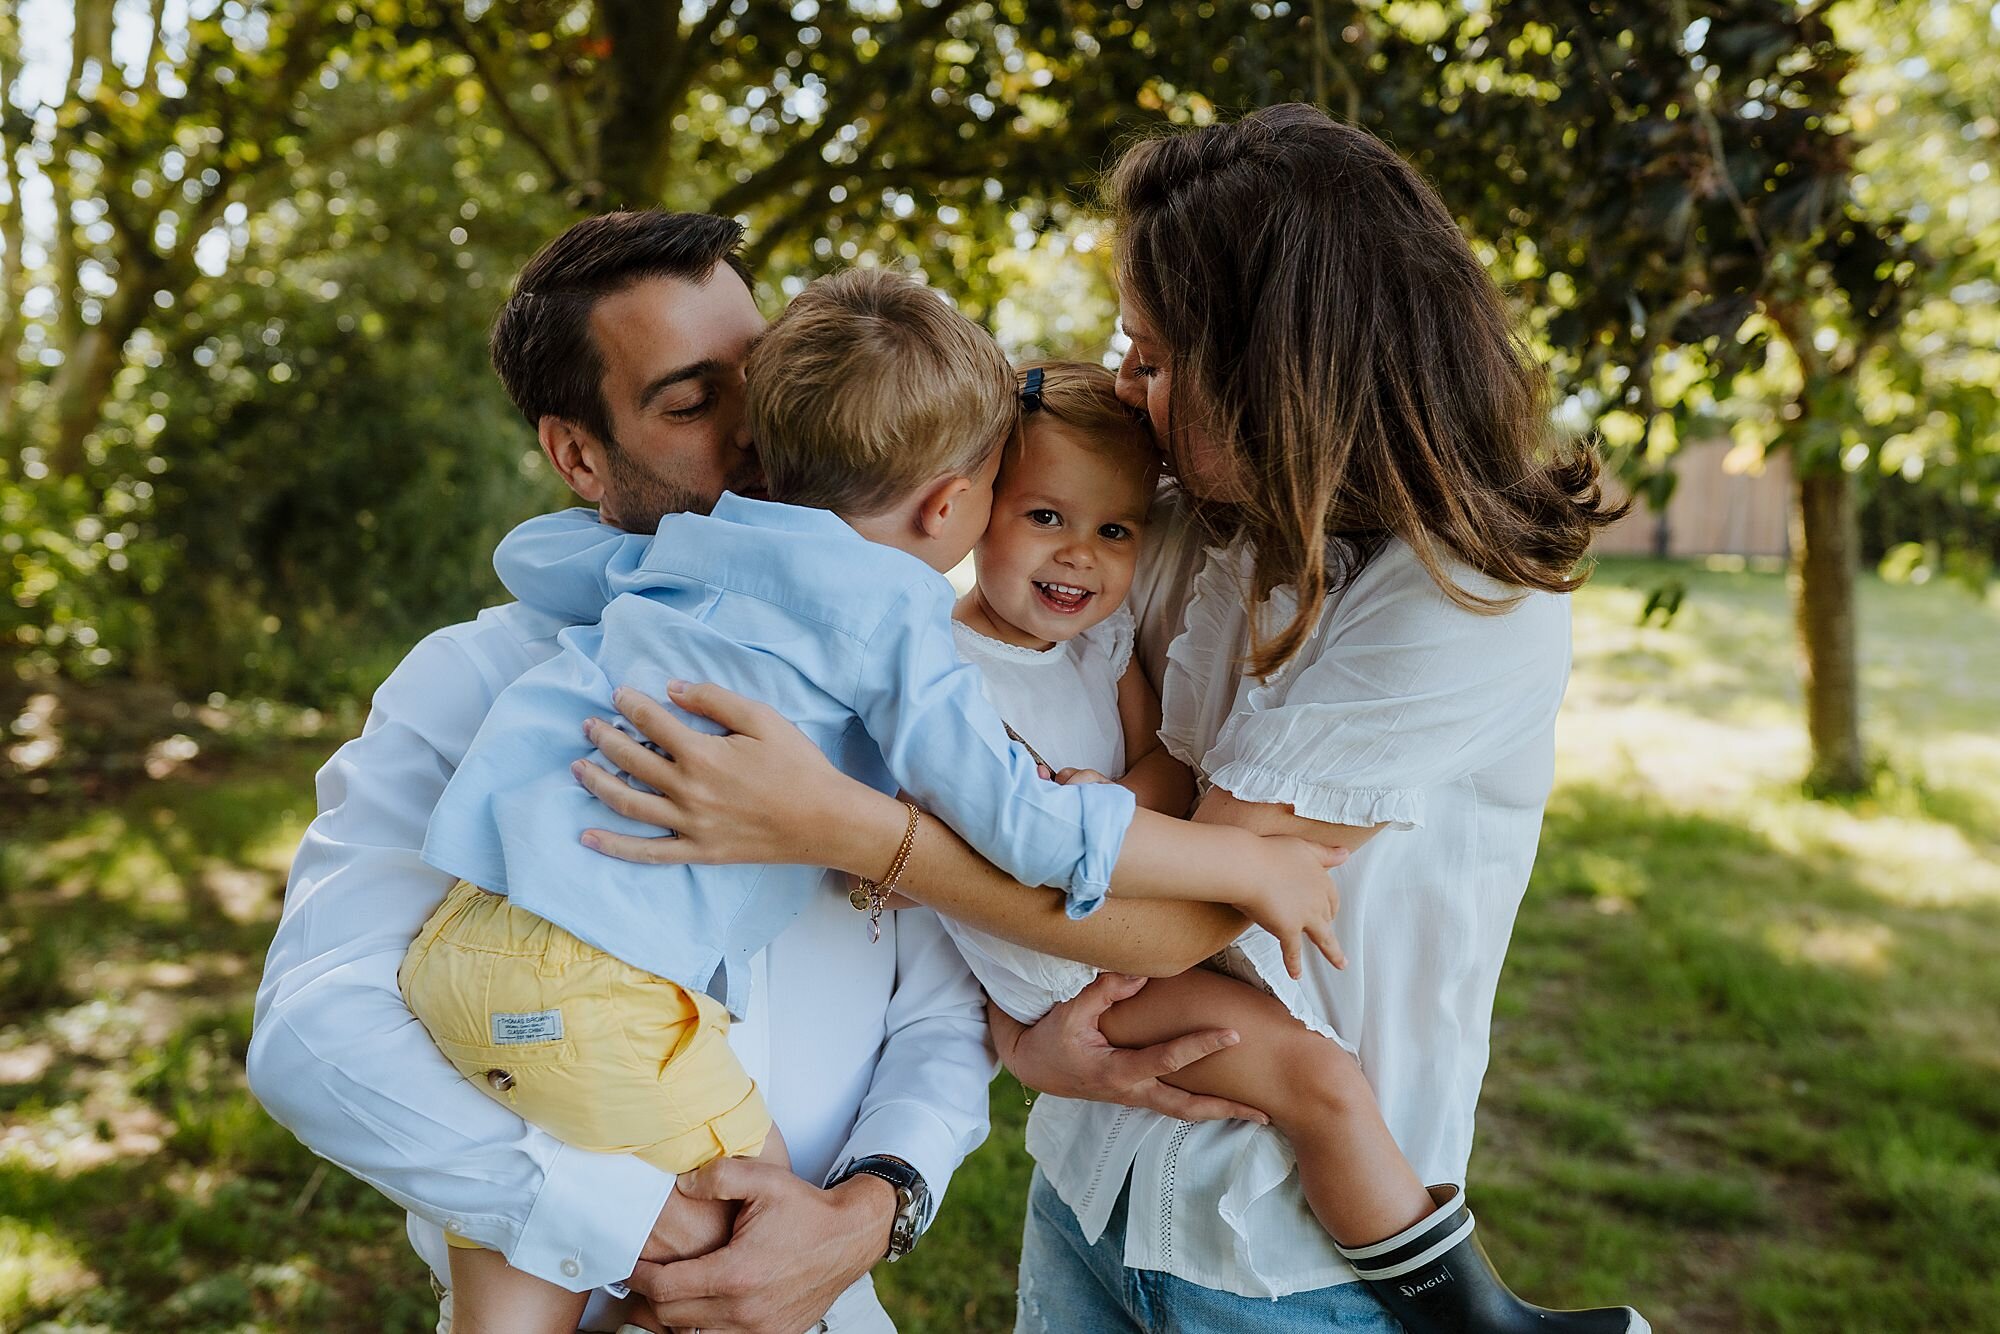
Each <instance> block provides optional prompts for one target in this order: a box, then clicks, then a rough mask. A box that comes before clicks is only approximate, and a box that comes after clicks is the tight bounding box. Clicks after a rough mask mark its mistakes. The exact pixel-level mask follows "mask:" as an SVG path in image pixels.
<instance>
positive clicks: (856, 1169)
mask: <svg viewBox="0 0 2000 1334" xmlns="http://www.w3.org/2000/svg"><path fill="white" fill-rule="evenodd" d="M856 1176H871V1177H877V1178H880V1179H881V1180H883V1181H886V1182H888V1183H889V1184H890V1185H891V1186H894V1187H895V1188H896V1216H895V1219H894V1220H893V1221H892V1222H891V1223H890V1225H889V1250H888V1253H887V1258H888V1259H890V1260H900V1259H902V1258H903V1257H904V1256H906V1255H908V1254H909V1253H910V1251H911V1250H912V1249H913V1248H914V1247H915V1246H916V1244H917V1238H918V1237H920V1236H922V1235H923V1231H924V1229H925V1228H926V1227H929V1226H930V1221H931V1220H930V1211H931V1192H930V1188H929V1187H928V1186H926V1185H925V1184H924V1176H923V1173H921V1172H919V1171H917V1169H916V1168H914V1167H912V1166H910V1165H909V1164H908V1163H906V1162H904V1161H903V1160H902V1159H901V1158H890V1157H888V1156H886V1155H883V1154H875V1155H871V1156H870V1157H867V1158H855V1159H852V1160H851V1161H849V1162H848V1163H846V1164H844V1165H843V1166H840V1167H837V1168H835V1169H834V1170H833V1174H832V1176H830V1177H829V1178H828V1179H827V1183H826V1184H827V1185H829V1186H837V1185H839V1184H840V1183H841V1182H843V1181H846V1180H848V1179H849V1178H850V1177H856Z"/></svg>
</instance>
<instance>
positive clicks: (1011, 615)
mask: <svg viewBox="0 0 2000 1334" xmlns="http://www.w3.org/2000/svg"><path fill="white" fill-rule="evenodd" d="M1154 475H1155V473H1154V469H1153V466H1152V461H1151V460H1149V459H1147V458H1146V457H1144V455H1143V454H1142V453H1141V452H1140V451H1139V450H1138V449H1137V448H1136V447H1133V446H1130V445H1126V444H1124V443H1123V442H1111V443H1108V444H1097V443H1093V442H1091V441H1089V440H1087V439H1085V438H1083V437H1082V435H1081V433H1080V432H1079V431H1078V430H1077V429H1076V428H1075V427H1072V426H1070V425H1068V424H1066V423H1064V422H1059V421H1056V420H1053V419H1052V418H1050V417H1048V416H1046V415H1044V414H1036V413H1031V414H1029V416H1028V417H1027V418H1026V420H1025V422H1024V425H1023V430H1022V439H1021V445H1020V447H1019V448H1018V449H1014V450H1011V451H1009V453H1008V455H1007V459H1006V462H1005V463H1004V464H1002V465H1001V469H1000V480H999V482H998V483H997V484H996V485H995V487H994V490H993V517H992V519H991V521H990V522H989V523H988V524H987V528H986V535H985V536H984V537H982V538H981V539H980V540H979V545H978V546H977V547H976V548H974V550H973V558H974V560H975V561H976V563H977V566H978V584H977V586H976V587H975V588H974V590H973V597H972V602H973V608H972V610H974V611H975V612H976V613H978V614H977V615H976V616H974V617H971V618H969V620H970V621H971V624H972V626H973V628H974V629H977V630H980V631H982V632H983V633H986V634H989V635H991V636H992V637H993V638H995V639H999V640H1002V641H1004V642H1006V643H1010V644H1015V645H1017V646H1019V647H1023V648H1037V649H1041V648H1048V647H1049V646H1050V645H1052V644H1055V643H1059V642H1061V641H1063V640H1066V639H1072V638H1074V637H1075V636H1077V635H1079V634H1082V633H1083V632H1084V631H1085V630H1088V629H1089V628H1090V627H1091V626H1093V625H1096V624H1097V623H1098V622H1100V621H1102V620H1103V619H1104V618H1105V617H1107V616H1109V615H1110V614H1111V613H1112V612H1114V611H1116V610H1117V609H1118V606H1119V604H1120V603H1122V602H1124V600H1125V594H1126V593H1127V592H1128V591H1129V590H1130V589H1131V587H1132V574H1133V571H1134V569H1135V568H1136V567H1137V565H1138V561H1139V539H1140V536H1141V534H1142V533H1143V531H1144V524H1145V520H1146V511H1147V508H1148V507H1149V506H1150V505H1151V504H1152V499H1153V479H1154Z"/></svg>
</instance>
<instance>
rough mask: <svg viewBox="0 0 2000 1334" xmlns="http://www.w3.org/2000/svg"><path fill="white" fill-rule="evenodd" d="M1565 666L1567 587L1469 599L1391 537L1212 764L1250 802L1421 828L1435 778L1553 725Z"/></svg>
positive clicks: (1244, 712)
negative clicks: (1452, 595)
mask: <svg viewBox="0 0 2000 1334" xmlns="http://www.w3.org/2000/svg"><path fill="white" fill-rule="evenodd" d="M1480 591H1482V592H1485V591H1503V590H1498V589H1493V590H1487V589H1481V590H1480ZM1568 674H1569V602H1568V599H1566V598H1563V597H1559V596H1556V595H1554V594H1546V593H1529V594H1527V595H1526V596H1525V597H1523V598H1521V600H1520V601H1519V602H1517V603H1516V604H1515V605H1514V606H1513V607H1512V609H1510V610H1508V611H1506V612H1502V613H1500V614H1497V615H1482V614H1480V613H1478V612H1472V611H1467V610H1466V609H1464V608H1462V607H1459V606H1457V605H1456V604H1455V603H1453V602H1451V601H1450V599H1448V598H1447V597H1445V595H1444V593H1443V592H1442V591H1441V590H1440V589H1439V588H1438V587H1437V585H1436V583H1435V582H1434V581H1432V579H1431V578H1430V576H1429V575H1428V574H1427V573H1426V572H1425V571H1424V570H1423V567H1422V566H1421V565H1419V564H1418V563H1417V562H1416V559H1415V557H1414V556H1413V555H1412V554H1411V553H1410V552H1409V551H1408V550H1407V549H1406V548H1403V547H1402V546H1401V545H1400V544H1392V546H1391V547H1390V548H1389V549H1387V550H1385V551H1383V552H1382V553H1380V554H1378V556H1377V557H1376V559H1375V560H1373V561H1371V562H1370V563H1369V565H1368V567H1367V568H1366V569H1364V570H1363V571H1362V573H1361V574H1360V575H1359V576H1358V577H1357V578H1356V580H1355V581H1354V583H1353V584H1352V585H1350V586H1349V587H1348V588H1347V589H1345V590H1344V591H1343V592H1342V594H1341V596H1340V600H1339V605H1338V607H1337V608H1336V609H1334V610H1333V611H1332V612H1330V613H1329V616H1328V618H1327V620H1326V621H1325V622H1324V623H1323V626H1322V630H1321V633H1320V634H1319V635H1318V636H1316V637H1315V639H1314V640H1313V642H1312V643H1311V644H1310V645H1309V646H1308V648H1307V650H1306V656H1304V657H1302V658H1301V659H1300V660H1299V661H1298V662H1296V663H1294V664H1293V665H1292V666H1291V667H1290V668H1288V669H1286V670H1285V671H1284V672H1283V673H1282V674H1281V675H1280V676H1279V677H1277V678H1274V679H1273V680H1272V681H1269V682H1266V683H1264V684H1262V685H1259V686H1257V687H1255V688H1253V689H1251V690H1250V691H1249V692H1248V695H1247V698H1246V700H1245V703H1246V704H1247V705H1248V707H1247V708H1241V709H1239V710H1237V711H1236V712H1235V713H1234V714H1233V715H1232V716H1231V717H1230V718H1229V720H1228V721H1227V722H1226V723H1225V724H1224V725H1223V726H1222V728H1221V730H1220V731H1219V733H1218V734H1217V736H1216V739H1215V743H1214V745H1213V746H1211V747H1210V748H1209V750H1208V753H1207V755H1206V757H1205V761H1206V762H1205V764H1204V765H1203V767H1204V769H1205V770H1206V771H1207V773H1208V774H1209V777H1210V781H1211V782H1212V783H1213V784H1214V786H1216V787H1220V788H1222V789H1224V790H1226V791H1228V792H1231V793H1233V794H1235V795H1236V796H1237V797H1239V798H1241V799H1242V800H1244V801H1254V802H1277V803H1283V804H1286V805H1289V806H1291V807H1292V808H1293V809H1294V810H1296V811H1297V812H1298V814H1300V815H1302V816H1305V817H1306V818H1308V819H1312V820H1322V821H1325V822H1326V823H1328V824H1343V825H1362V826H1367V825H1388V826H1390V827H1392V828H1397V829H1413V828H1416V827H1419V826H1421V825H1422V824H1423V823H1424V819H1425V814H1426V811H1425V805H1426V793H1427V792H1428V791H1429V790H1431V789H1434V788H1437V787H1440V786H1443V785H1445V784H1448V783H1452V782H1455V781H1458V780H1460V779H1462V778H1464V777H1466V776H1468V775H1470V774H1473V773H1476V772H1478V771H1480V770H1483V769H1487V768H1489V767H1491V766H1493V765H1495V764H1496V763H1499V762H1501V761H1504V760H1506V759H1507V758H1508V757H1509V756H1510V755H1512V754H1514V753H1515V752H1516V751H1518V750H1519V749H1520V748H1521V747H1522V746H1523V745H1525V744H1526V743H1528V742H1529V741H1530V740H1532V739H1534V738H1535V737H1537V736H1545V735H1547V731H1548V728H1549V726H1550V724H1551V722H1552V720H1553V719H1554V716H1555V712H1556V709H1557V707H1558V706H1559V705H1560V704H1561V702H1562V692H1563V687H1564V685H1565V683H1566V681H1567V679H1568Z"/></svg>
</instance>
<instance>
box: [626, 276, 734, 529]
mask: <svg viewBox="0 0 2000 1334" xmlns="http://www.w3.org/2000/svg"><path fill="white" fill-rule="evenodd" d="M763 331H764V317H763V316H762V315H760V314H758V313H757V305H756V303H755V302H754V301H752V300H751V299H750V289H749V288H748V287H746V286H744V283H743V280H742V279H741V278H739V277H738V276H737V275H736V273H735V271H734V270H732V269H730V267H729V266H728V265H726V264H718V265H716V266H715V269H714V271H713V272H711V273H710V274H709V275H708V277H707V278H705V279H703V280H701V281H699V282H694V281H690V280H688V279H684V278H648V279H645V280H644V281H641V282H638V283H634V284H633V285H632V286H630V287H627V288H625V289H624V290H622V291H619V292H615V293H613V294H612V295H610V296H607V297H605V298H604V299H603V300H602V301H600V302H598V303H597V306H596V308H595V309H594V310H593V311H592V312H591V317H590V333H591V337H592V338H593V339H594V340H595V341H596V343H597V351H598V355H599V356H600V357H602V358H603V361H604V381H603V388H604V402H605V407H606V408H607V409H608V411H609V414H610V421H611V432H612V439H610V440H606V441H603V442H602V444H603V445H604V451H605V471H606V473H607V477H606V479H605V487H604V496H603V498H602V499H601V500H600V501H599V502H598V510H599V512H600V513H601V514H602V515H603V517H604V519H605V521H606V522H607V523H615V524H617V525H618V526H619V527H621V528H625V529H629V530H630V531H632V532H639V533H650V532H652V531H653V530H654V529H655V528H657V527H658V526H659V522H660V519H661V518H662V517H663V516H664V515H668V514H678V513H681V512H683V511H689V510H691V511H694V512H695V513H699V514H706V513H708V511H709V510H710V509H712V508H713V507H714V505H715V502H716V499H717V498H718V497H719V496H721V494H722V493H723V492H724V491H725V490H729V491H737V492H761V490H762V487H763V481H764V473H763V468H762V467H761V466H760V465H759V464H758V462H757V454H756V451H755V450H754V449H753V448H752V447H751V442H750V435H749V428H748V426H747V425H746V423H745V421H744V412H743V364H744V362H745V361H746V360H747V359H748V358H749V355H750V345H751V344H752V343H753V342H755V341H756V339H757V336H758V335H759V334H761V333H762V332H763Z"/></svg>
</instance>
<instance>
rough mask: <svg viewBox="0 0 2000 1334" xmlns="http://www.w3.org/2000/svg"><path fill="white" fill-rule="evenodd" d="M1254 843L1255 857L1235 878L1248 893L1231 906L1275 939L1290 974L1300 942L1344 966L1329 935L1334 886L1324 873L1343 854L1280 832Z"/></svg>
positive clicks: (1336, 901)
mask: <svg viewBox="0 0 2000 1334" xmlns="http://www.w3.org/2000/svg"><path fill="white" fill-rule="evenodd" d="M1257 845H1258V846H1257V855H1256V858H1255V860H1254V861H1253V863H1252V864H1251V865H1249V866H1246V867H1245V868H1244V870H1245V874H1244V876H1243V878H1242V879H1241V880H1240V881H1239V883H1241V884H1243V885H1244V886H1245V887H1246V889H1247V891H1248V892H1247V894H1246V895H1245V896H1244V897H1241V898H1238V899H1236V900H1235V901H1234V902H1235V906H1236V907H1237V908H1239V909H1240V910H1242V913H1243V915H1244V916H1245V917H1248V918H1249V919H1250V920H1251V921H1253V922H1255V923H1256V924H1257V925H1258V926H1261V927H1263V928H1264V929H1265V930H1266V931H1269V932H1270V933H1271V934H1272V935H1273V936H1275V937H1277V940H1278V945H1279V947H1280V948H1281V949H1283V950H1284V952H1285V971H1286V972H1288V973H1290V974H1291V975H1292V976H1293V977H1297V976H1298V975H1299V969H1300V967H1301V966H1302V964H1303V962H1304V946H1303V944H1302V943H1301V942H1307V941H1309V942H1311V944H1312V945H1313V947H1314V948H1315V949H1317V950H1318V951H1319V952H1320V953H1321V954H1323V955H1325V956H1326V961H1327V962H1328V963H1330V964H1332V965H1333V966H1334V967H1335V968H1345V967H1347V956H1346V955H1345V954H1344V953H1342V952H1341V948H1340V941H1339V939H1338V938H1337V937H1335V935H1334V934H1333V918H1334V914H1335V913H1337V912H1338V911H1339V910H1340V889H1339V888H1338V887H1337V886H1336V885H1335V884H1334V883H1333V877H1332V876H1331V875H1328V874H1327V872H1328V870H1329V869H1331V868H1332V867H1333V866H1335V865H1336V864H1337V863H1338V861H1339V860H1344V859H1345V853H1344V852H1343V851H1342V850H1341V849H1337V848H1329V847H1327V846H1326V845H1325V844H1322V843H1314V842H1311V841H1309V840H1307V839H1302V838H1292V837H1290V836H1288V835H1283V834H1272V835H1265V836H1264V837H1261V838H1259V839H1258V840H1257ZM1335 854H1339V856H1338V857H1336V855H1335Z"/></svg>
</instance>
